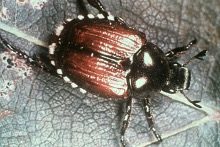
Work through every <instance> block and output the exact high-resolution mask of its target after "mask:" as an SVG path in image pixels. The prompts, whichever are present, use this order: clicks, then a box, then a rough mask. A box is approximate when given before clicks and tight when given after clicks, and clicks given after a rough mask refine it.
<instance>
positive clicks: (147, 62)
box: [144, 52, 153, 66]
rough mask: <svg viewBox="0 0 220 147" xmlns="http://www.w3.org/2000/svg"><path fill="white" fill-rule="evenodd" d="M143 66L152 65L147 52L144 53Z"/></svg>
mask: <svg viewBox="0 0 220 147" xmlns="http://www.w3.org/2000/svg"><path fill="white" fill-rule="evenodd" d="M144 64H145V65H146V66H152V65H153V60H152V58H151V56H150V55H149V53H148V52H144Z"/></svg>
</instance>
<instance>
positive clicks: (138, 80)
mask: <svg viewBox="0 0 220 147" xmlns="http://www.w3.org/2000/svg"><path fill="white" fill-rule="evenodd" d="M77 3H78V5H79V6H80V8H81V9H80V10H81V14H80V15H78V17H77V18H76V19H66V20H65V21H64V23H63V24H61V25H59V26H58V27H57V28H56V30H55V32H54V34H53V36H52V40H51V43H50V45H49V62H50V64H51V65H52V66H53V68H54V69H52V68H49V67H48V66H47V65H46V64H43V63H42V62H41V61H40V59H39V58H35V59H33V58H31V57H29V56H28V55H27V54H25V53H24V52H21V51H20V50H19V49H16V48H15V47H13V46H11V45H9V44H8V43H7V42H6V41H5V40H4V39H3V38H2V37H0V39H1V41H2V43H3V44H4V45H5V46H6V47H8V48H9V49H11V50H12V51H13V52H16V53H17V54H18V55H19V56H22V57H23V58H25V59H27V61H28V62H29V63H31V64H33V65H35V66H39V67H42V68H44V69H45V70H47V71H49V72H50V73H52V74H56V75H58V76H59V77H61V78H63V79H64V81H65V82H67V83H70V84H71V86H72V87H73V88H76V87H78V86H79V87H80V91H81V92H83V93H85V92H86V91H89V92H91V93H94V94H96V95H99V96H102V97H107V98H114V99H126V112H125V115H124V118H123V122H122V128H121V132H120V134H121V137H120V141H121V143H122V145H123V146H125V139H124V134H125V131H126V129H127V127H128V123H129V118H130V114H131V103H132V98H133V97H138V98H140V99H141V100H143V105H144V111H145V115H146V119H147V122H148V124H149V128H150V129H151V130H152V132H153V134H154V135H155V137H156V138H157V140H158V141H162V138H161V136H160V135H159V134H158V133H157V131H156V129H155V128H154V123H153V117H152V115H151V111H150V102H149V98H150V94H151V93H153V92H158V91H164V92H167V93H176V92H178V91H179V92H181V93H183V90H187V89H188V87H189V86H190V77H191V74H190V71H189V69H188V68H187V67H185V66H186V65H187V64H188V63H189V62H190V61H191V60H192V59H200V60H202V57H203V56H205V54H206V50H203V51H201V52H200V53H198V54H197V55H195V56H193V57H192V58H191V59H190V60H189V61H188V62H186V63H185V64H180V63H178V62H177V61H176V59H177V58H178V57H179V56H180V53H183V52H185V51H187V50H188V49H189V48H190V47H191V46H192V45H193V44H196V40H193V41H191V42H190V43H189V44H187V45H186V46H183V47H178V48H175V49H172V50H170V51H168V52H167V53H163V52H162V50H161V49H160V48H159V47H158V46H156V45H155V44H153V43H151V42H149V41H147V39H146V36H145V34H144V33H142V32H139V31H137V30H135V29H133V28H131V27H129V26H128V25H127V24H126V23H125V22H124V21H123V19H121V18H119V17H115V16H113V15H111V14H110V13H109V12H107V11H106V10H105V8H104V6H103V5H102V4H101V2H100V1H99V0H88V3H89V4H90V5H91V6H92V7H94V8H96V9H97V10H98V11H99V14H98V15H97V16H94V15H93V14H90V13H88V10H87V9H86V6H85V4H84V3H83V1H81V0H78V1H77ZM183 94H184V93H183ZM185 97H186V96H185ZM186 98H187V99H188V101H189V102H191V103H192V104H193V105H194V106H196V107H199V108H200V107H201V106H200V105H198V102H199V101H191V100H190V99H189V98H188V97H186Z"/></svg>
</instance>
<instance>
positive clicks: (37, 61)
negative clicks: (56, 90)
mask: <svg viewBox="0 0 220 147" xmlns="http://www.w3.org/2000/svg"><path fill="white" fill-rule="evenodd" d="M0 41H1V44H2V45H3V47H5V48H7V49H9V50H10V51H12V52H14V53H15V54H17V55H18V56H19V58H22V59H24V60H25V61H26V63H27V64H29V65H32V66H36V67H39V68H42V69H44V70H46V71H49V72H50V71H51V69H49V68H48V67H47V66H46V65H45V64H44V63H43V62H42V60H43V59H44V58H45V56H36V55H34V56H33V57H30V56H29V55H27V54H26V53H25V52H22V51H21V50H20V49H17V48H16V47H14V46H12V45H10V44H9V43H8V42H7V41H6V40H5V39H4V38H2V36H1V35H0Z"/></svg>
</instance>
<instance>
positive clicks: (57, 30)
mask: <svg viewBox="0 0 220 147" xmlns="http://www.w3.org/2000/svg"><path fill="white" fill-rule="evenodd" d="M63 28H64V26H63V25H59V26H58V27H57V28H56V31H55V34H56V35H57V36H60V34H61V32H62V30H63Z"/></svg>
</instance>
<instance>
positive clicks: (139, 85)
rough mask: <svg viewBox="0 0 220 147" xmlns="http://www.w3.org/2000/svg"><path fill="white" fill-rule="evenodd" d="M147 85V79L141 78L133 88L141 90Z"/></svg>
mask: <svg viewBox="0 0 220 147" xmlns="http://www.w3.org/2000/svg"><path fill="white" fill-rule="evenodd" d="M146 83H147V78H146V77H141V78H139V79H137V80H136V81H135V87H136V88H141V87H142V86H144V85H145V84H146Z"/></svg>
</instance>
